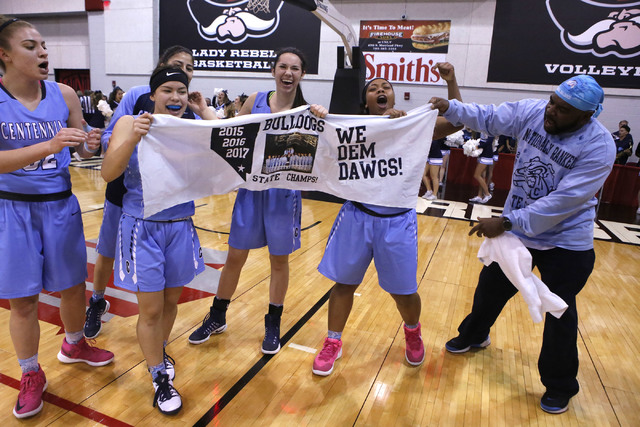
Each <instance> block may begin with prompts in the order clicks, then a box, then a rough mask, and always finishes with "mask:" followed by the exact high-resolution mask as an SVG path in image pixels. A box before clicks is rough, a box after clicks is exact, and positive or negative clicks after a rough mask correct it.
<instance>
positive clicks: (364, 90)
mask: <svg viewBox="0 0 640 427" xmlns="http://www.w3.org/2000/svg"><path fill="white" fill-rule="evenodd" d="M374 80H384V81H385V82H387V83H389V84H390V85H391V88H392V89H393V85H392V84H391V82H390V81H389V80H387V79H385V78H384V77H374V78H372V79H371V80H369V81H368V82H367V83H366V84H365V85H364V88H362V105H367V89H369V85H370V84H371V83H372V82H373V81H374Z"/></svg>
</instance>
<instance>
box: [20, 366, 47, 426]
mask: <svg viewBox="0 0 640 427" xmlns="http://www.w3.org/2000/svg"><path fill="white" fill-rule="evenodd" d="M38 368H39V369H38V372H35V371H31V372H27V373H26V374H22V379H21V380H20V393H18V401H17V402H16V406H15V407H14V408H13V415H15V416H16V418H27V417H31V416H33V415H35V414H37V413H38V412H40V411H41V410H42V406H43V405H44V402H43V401H42V393H44V391H45V390H46V389H47V385H48V383H47V377H45V376H44V371H43V370H42V368H41V367H40V365H38Z"/></svg>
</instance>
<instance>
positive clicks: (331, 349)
mask: <svg viewBox="0 0 640 427" xmlns="http://www.w3.org/2000/svg"><path fill="white" fill-rule="evenodd" d="M340 356H342V340H334V339H333V338H325V339H324V344H323V345H322V350H320V353H318V355H317V356H316V359H315V360H314V361H313V373H314V374H316V375H322V376H323V377H326V376H327V375H329V374H331V372H333V364H334V363H335V361H336V360H338V359H340Z"/></svg>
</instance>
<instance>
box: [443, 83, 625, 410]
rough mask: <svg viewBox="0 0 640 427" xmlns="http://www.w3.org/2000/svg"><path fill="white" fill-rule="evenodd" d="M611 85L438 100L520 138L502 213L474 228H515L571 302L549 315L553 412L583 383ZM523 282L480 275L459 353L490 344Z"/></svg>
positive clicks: (454, 117) (493, 272)
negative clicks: (586, 302)
mask: <svg viewBox="0 0 640 427" xmlns="http://www.w3.org/2000/svg"><path fill="white" fill-rule="evenodd" d="M603 100H604V92H603V90H602V88H601V87H600V86H599V85H598V83H596V81H595V80H594V79H593V78H592V77H590V76H586V75H578V76H575V77H571V78H570V79H568V80H566V81H565V82H563V83H562V84H561V85H560V86H559V87H558V88H557V89H556V91H555V93H553V94H551V97H550V99H549V101H544V100H539V99H525V100H522V101H518V102H506V103H504V104H500V105H499V106H495V105H476V104H462V103H460V102H457V101H447V100H444V99H433V100H432V102H433V103H434V108H437V109H438V110H439V111H440V112H441V113H443V114H444V117H445V118H446V119H447V120H449V121H451V122H452V123H454V124H464V125H467V126H470V127H471V128H473V129H477V130H479V131H482V132H488V133H490V134H492V135H507V136H512V137H516V138H517V139H518V151H517V153H516V160H515V164H514V167H513V177H512V184H511V190H510V192H509V195H508V197H507V201H506V203H505V206H504V211H503V213H502V216H501V217H494V218H480V219H479V222H478V224H477V225H476V226H475V227H474V228H473V229H472V230H471V232H470V233H469V235H471V234H473V233H477V234H478V236H480V237H482V236H486V237H490V238H491V237H496V236H498V235H500V234H502V233H503V232H505V231H511V232H512V233H513V234H514V235H516V236H517V237H518V238H519V239H520V240H521V241H522V243H524V245H525V246H526V247H527V248H528V249H529V252H531V255H532V258H533V265H534V267H537V268H538V270H539V271H540V274H541V278H542V281H543V282H544V283H545V284H546V285H547V286H548V287H549V289H550V290H551V291H552V292H554V293H555V294H557V295H558V296H560V297H561V298H562V299H563V300H564V301H565V302H566V303H567V305H568V306H569V307H568V308H567V310H566V311H565V313H564V314H563V315H562V317H560V319H556V318H555V317H553V316H551V315H547V316H546V319H545V325H544V336H543V341H542V349H541V351H540V358H539V359H538V370H539V371H540V377H541V380H542V384H543V385H544V386H545V387H546V391H545V393H544V395H543V396H542V398H541V400H540V406H541V407H542V409H543V410H545V411H546V412H550V413H561V412H564V411H566V410H567V408H568V406H569V400H570V399H571V397H573V396H574V395H576V394H577V393H578V390H579V386H578V381H577V379H576V376H577V374H578V348H577V344H576V342H577V333H578V311H577V308H576V295H577V294H578V293H579V292H580V290H581V289H582V288H583V287H584V285H585V284H586V282H587V279H588V278H589V275H590V274H591V271H592V270H593V265H594V262H595V252H594V251H593V229H594V224H593V222H594V220H595V216H596V211H595V206H596V204H597V199H596V197H595V194H596V193H597V192H598V190H599V189H600V188H601V187H602V185H603V184H604V182H605V180H606V179H607V176H609V173H610V172H611V169H612V167H613V162H614V159H615V144H614V143H613V138H612V137H611V134H610V133H609V132H608V131H607V130H606V129H605V128H604V126H603V125H602V124H601V123H600V122H599V121H598V120H596V117H597V116H598V114H599V113H600V111H601V110H602V102H603ZM516 292H517V290H516V288H515V287H514V286H513V285H512V284H511V283H510V282H509V280H508V279H507V278H506V276H505V275H504V273H503V272H502V270H501V269H500V266H499V265H498V264H497V263H493V264H491V265H490V266H488V267H484V268H483V270H482V272H481V273H480V279H479V282H478V287H477V288H476V292H475V295H474V300H473V307H472V310H471V313H470V314H469V315H468V316H467V317H466V318H465V319H464V320H463V321H462V323H461V324H460V326H459V327H458V331H459V333H460V334H459V335H458V336H457V337H455V338H453V339H451V340H450V341H449V342H447V344H446V348H447V350H448V351H450V352H452V353H464V352H466V351H468V350H469V349H470V348H471V347H479V348H483V347H486V346H488V345H489V343H490V340H489V331H490V328H491V326H492V325H493V324H494V323H495V321H496V319H497V317H498V315H499V314H500V312H501V310H502V308H503V307H504V305H505V304H506V303H507V301H508V300H509V299H510V298H511V297H513V296H514V295H515V294H516Z"/></svg>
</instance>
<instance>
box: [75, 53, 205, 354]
mask: <svg viewBox="0 0 640 427" xmlns="http://www.w3.org/2000/svg"><path fill="white" fill-rule="evenodd" d="M162 65H172V66H174V67H177V68H180V69H182V71H184V72H185V74H186V75H187V77H188V78H189V82H190V81H191V78H192V77H193V55H192V54H191V51H190V50H189V49H187V48H186V47H183V46H171V47H169V48H167V49H166V50H165V51H164V52H163V53H162V55H160V58H159V59H158V65H157V66H158V67H159V66H162ZM152 111H153V101H151V100H150V99H149V85H142V86H134V87H132V88H131V89H129V90H128V91H127V93H126V94H125V95H124V97H123V98H122V100H121V102H120V105H118V108H116V110H115V111H114V113H113V116H112V117H111V122H110V123H109V126H108V127H107V128H106V129H105V131H104V133H103V134H102V148H103V152H106V150H107V148H108V145H109V138H110V137H111V133H112V132H113V128H114V127H115V125H116V123H117V122H118V120H119V119H120V117H123V116H126V115H131V114H132V115H138V114H140V113H143V112H149V113H150V112H152ZM183 117H184V118H190V119H192V118H195V117H196V116H195V115H194V113H193V112H192V111H191V110H190V109H189V108H187V110H186V111H185V113H184V116H183ZM123 180H124V176H121V177H119V178H117V179H115V180H113V181H111V182H109V183H108V184H107V188H106V191H105V201H104V209H103V211H102V225H101V226H100V234H99V236H98V245H97V246H96V251H97V252H98V258H97V260H96V264H95V269H94V272H93V295H92V296H91V298H89V307H88V308H87V312H86V318H85V323H84V335H85V337H87V338H95V337H97V336H98V334H99V333H100V331H101V330H102V316H103V315H104V314H105V313H106V312H107V311H109V307H110V304H109V301H108V300H107V299H105V298H104V294H105V290H106V289H107V283H108V282H109V277H110V276H111V272H112V271H113V262H114V257H115V253H116V239H117V235H118V224H119V223H120V216H121V215H122V197H123V196H124V193H126V191H127V190H126V188H125V187H124V182H123ZM167 362H169V358H167Z"/></svg>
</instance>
